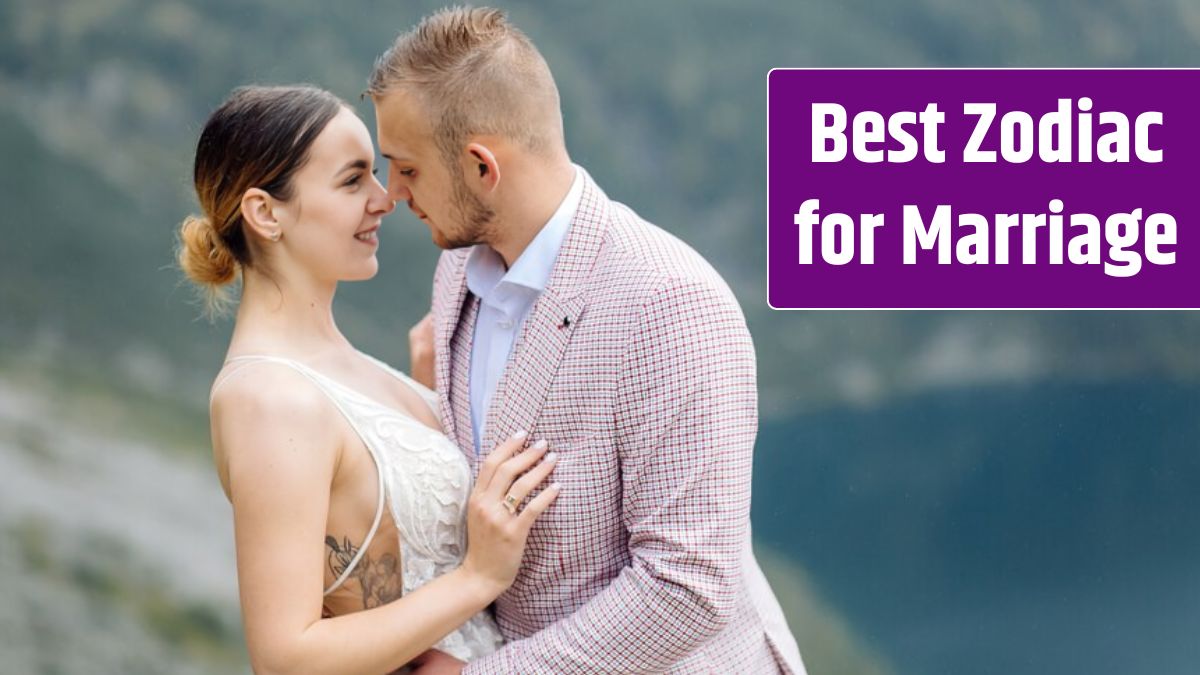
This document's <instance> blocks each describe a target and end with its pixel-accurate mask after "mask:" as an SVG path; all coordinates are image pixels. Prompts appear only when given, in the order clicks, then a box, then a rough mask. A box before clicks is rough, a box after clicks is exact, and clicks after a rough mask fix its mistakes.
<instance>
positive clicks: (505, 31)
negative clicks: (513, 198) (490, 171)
mask: <svg viewBox="0 0 1200 675" xmlns="http://www.w3.org/2000/svg"><path fill="white" fill-rule="evenodd" d="M401 88H402V89H404V90H405V91H406V92H409V93H411V94H413V95H415V96H416V98H417V100H418V101H419V102H420V103H421V104H423V105H424V107H425V111H426V112H427V113H428V115H429V119H430V122H431V124H432V126H433V131H434V139H435V141H436V142H437V145H438V148H439V150H440V151H441V152H442V154H443V155H444V156H445V158H446V159H447V161H449V162H453V161H455V160H456V158H457V156H458V154H459V153H460V152H462V149H463V146H464V145H465V144H466V142H467V139H468V138H470V137H471V136H475V135H497V136H501V137H503V138H506V139H508V140H510V141H512V142H515V143H517V144H519V145H521V146H523V147H524V148H526V149H527V150H529V151H531V152H534V153H537V154H549V153H551V152H553V151H554V150H556V149H558V148H560V147H562V145H563V130H562V112H561V109H560V107H559V98H558V88H557V87H556V86H555V84H554V78H553V76H551V74H550V68H549V66H547V65H546V61H545V59H543V58H542V55H541V54H540V53H539V52H538V50H537V48H536V47H534V46H533V43H532V42H531V41H530V40H529V38H528V37H526V35H525V34H524V33H522V32H521V31H520V30H519V29H518V28H517V27H516V26H513V25H512V24H510V23H509V22H508V19H507V17H506V16H505V14H504V12H503V11H501V10H498V9H492V8H489V7H478V8H474V7H450V8H446V9H442V10H440V11H438V12H436V13H434V14H431V15H430V16H427V17H425V18H424V19H423V20H422V21H421V23H419V24H417V26H416V27H414V28H413V29H411V30H409V31H408V32H406V33H402V34H401V35H400V36H399V37H397V38H396V41H395V42H394V43H393V44H392V46H391V47H390V48H389V49H388V50H387V51H386V52H384V53H383V54H382V55H381V56H380V57H379V58H378V59H376V60H375V68H374V69H373V70H372V72H371V77H370V80H369V81H368V85H367V93H368V94H370V95H371V97H372V98H373V99H375V100H377V101H378V100H379V99H380V98H381V97H383V96H386V95H387V94H388V93H389V92H392V91H395V90H397V89H401Z"/></svg>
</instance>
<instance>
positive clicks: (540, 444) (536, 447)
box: [530, 438, 547, 450]
mask: <svg viewBox="0 0 1200 675" xmlns="http://www.w3.org/2000/svg"><path fill="white" fill-rule="evenodd" d="M546 445H547V443H546V439H544V438H543V439H542V440H540V441H538V442H536V443H534V444H533V445H531V446H530V448H532V449H533V450H542V449H544V448H545V447H546Z"/></svg>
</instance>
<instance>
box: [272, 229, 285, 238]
mask: <svg viewBox="0 0 1200 675" xmlns="http://www.w3.org/2000/svg"><path fill="white" fill-rule="evenodd" d="M281 234H283V233H282V232H280V231H279V230H275V231H274V232H272V233H271V241H279V236H280V235H281Z"/></svg>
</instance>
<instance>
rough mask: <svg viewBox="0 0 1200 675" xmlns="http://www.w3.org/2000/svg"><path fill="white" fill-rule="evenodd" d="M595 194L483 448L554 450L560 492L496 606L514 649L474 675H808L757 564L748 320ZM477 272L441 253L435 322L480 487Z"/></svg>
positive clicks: (589, 186) (508, 377)
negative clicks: (520, 434) (529, 442)
mask: <svg viewBox="0 0 1200 675" xmlns="http://www.w3.org/2000/svg"><path fill="white" fill-rule="evenodd" d="M583 179H584V181H585V182H584V188H583V196H582V201H581V202H580V205H579V209H578V211H577V213H576V215H575V218H574V220H573V221H572V223H571V228H570V231H569V232H568V234H567V237H566V239H565V240H564V242H563V245H562V249H561V250H560V252H559V255H558V258H557V260H556V261H555V264H554V268H553V271H552V273H551V276H550V280H549V283H548V284H547V287H546V290H545V291H544V292H543V293H542V294H541V296H540V297H539V299H538V300H537V302H536V303H535V304H534V306H533V308H532V309H531V311H530V313H529V316H528V318H527V319H526V320H525V323H524V326H523V328H522V330H521V333H520V335H519V336H518V337H517V340H516V342H515V344H514V345H513V349H512V352H511V354H510V356H509V360H508V362H507V364H506V366H505V370H504V373H503V375H502V376H501V379H500V381H499V383H498V384H497V387H496V391H495V393H494V394H493V397H492V403H491V407H490V409H489V410H488V411H487V413H486V422H485V425H484V434H485V435H484V438H483V439H482V443H481V447H482V448H483V450H482V452H483V453H485V454H486V453H487V452H488V451H489V450H490V449H491V448H493V447H494V446H495V445H496V442H497V440H498V439H503V438H507V437H508V436H509V435H510V434H512V433H514V432H516V431H518V430H521V429H526V430H528V431H529V432H530V438H531V439H542V438H544V439H547V440H548V441H549V444H550V449H551V450H554V451H556V452H557V453H558V455H559V461H558V466H557V467H556V468H555V471H554V476H553V480H556V481H558V482H559V483H561V484H562V487H563V490H562V494H561V495H560V496H559V497H558V500H557V501H556V502H555V503H554V504H553V505H552V506H551V507H550V509H549V510H548V511H547V512H546V513H545V514H543V515H542V517H541V518H540V519H539V520H538V522H537V524H536V525H535V526H534V528H533V531H532V532H531V533H530V537H529V544H528V549H527V551H526V553H525V558H524V561H523V564H522V566H521V571H520V573H519V575H518V576H517V579H516V582H515V583H514V584H513V586H512V587H511V588H510V589H509V590H508V591H507V592H506V593H504V594H503V595H502V596H501V597H500V598H499V599H498V600H497V602H496V607H495V609H496V617H497V620H498V622H499V624H500V628H501V630H502V631H503V633H504V636H505V638H506V639H507V640H509V643H508V644H507V646H505V647H504V648H503V649H501V650H499V651H498V652H496V653H494V654H492V655H490V656H489V657H487V658H484V659H481V660H478V661H475V662H473V663H471V664H470V665H469V666H468V668H467V671H466V672H468V673H506V674H507V673H523V674H526V673H646V672H670V673H698V672H719V673H732V672H736V673H775V672H792V673H800V674H803V673H804V666H803V664H802V663H801V661H800V653H799V651H798V649H797V648H796V643H795V640H794V639H793V638H792V636H791V634H790V633H789V632H788V629H787V625H786V623H785V622H784V618H783V614H782V612H781V611H780V609H779V604H778V602H777V601H776V600H775V597H774V595H773V594H772V593H771V590H770V588H769V587H768V586H767V583H766V581H765V579H764V578H763V576H762V572H761V571H760V570H759V567H758V564H757V562H756V561H755V559H754V555H753V553H752V552H751V549H750V522H749V513H750V467H751V455H752V451H753V446H754V437H755V433H756V428H757V414H758V412H757V392H756V379H755V378H756V367H755V366H756V364H755V356H754V346H753V344H752V343H751V340H750V335H749V332H748V331H747V330H746V325H745V321H744V319H743V317H742V313H741V309H740V308H739V306H738V304H737V301H736V300H735V299H734V297H733V294H732V293H731V292H730V290H729V288H728V287H727V286H726V284H725V283H724V281H723V280H722V279H721V278H720V276H719V275H718V274H717V273H716V272H715V271H714V270H713V269H712V267H711V266H709V265H708V263H707V262H705V261H704V260H703V259H702V258H701V257H700V256H699V254H697V253H696V252H695V251H693V250H692V249H691V248H689V247H688V246H687V245H686V244H684V243H682V242H681V241H679V240H678V239H676V238H675V237H673V236H671V235H670V234H668V233H666V232H664V231H663V230H661V229H659V228H657V227H655V226H654V225H651V224H649V223H647V222H645V221H643V220H642V219H641V218H639V217H638V216H637V214H635V213H633V211H631V210H630V209H629V208H628V207H626V206H624V205H622V204H618V203H616V202H613V201H610V200H609V199H608V197H606V196H605V195H604V193H603V192H602V191H601V190H600V189H599V187H597V186H596V184H595V183H594V182H593V181H592V179H591V178H590V177H589V176H587V175H586V173H585V174H584V176H583ZM467 253H468V251H467V250H456V251H447V252H445V253H443V254H442V257H441V259H440V261H439V263H438V268H437V272H436V274H435V278H434V291H433V314H434V322H435V338H436V350H437V383H438V387H437V388H438V393H439V396H440V397H441V403H442V405H441V409H442V422H443V424H444V426H445V429H446V431H447V433H448V434H450V436H451V437H452V438H455V439H456V440H457V441H458V444H459V447H461V448H464V452H466V453H467V454H468V456H469V458H470V460H471V463H472V465H473V468H474V469H475V471H476V472H478V468H479V460H480V458H478V457H475V456H474V453H473V450H472V448H473V443H472V430H471V414H470V392H469V383H470V377H469V372H470V363H471V358H470V353H471V352H470V350H471V338H472V331H473V330H474V325H475V316H476V312H477V310H478V304H479V303H478V299H476V298H475V297H474V296H473V295H472V294H471V293H469V291H468V290H467V284H466V273H465V262H466V258H467Z"/></svg>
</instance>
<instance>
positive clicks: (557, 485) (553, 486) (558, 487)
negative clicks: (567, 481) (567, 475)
mask: <svg viewBox="0 0 1200 675" xmlns="http://www.w3.org/2000/svg"><path fill="white" fill-rule="evenodd" d="M550 489H551V490H561V489H562V485H561V484H560V483H551V484H550Z"/></svg>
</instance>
